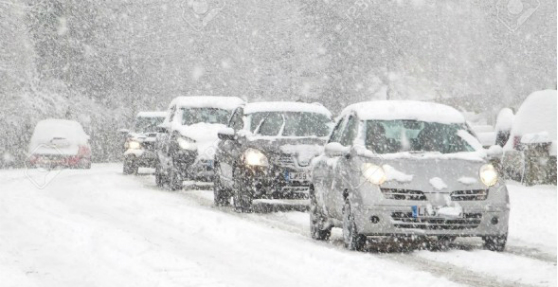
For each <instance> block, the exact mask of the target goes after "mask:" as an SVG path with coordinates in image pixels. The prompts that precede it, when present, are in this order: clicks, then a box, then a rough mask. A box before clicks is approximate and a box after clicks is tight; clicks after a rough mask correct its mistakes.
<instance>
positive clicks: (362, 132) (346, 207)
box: [310, 101, 509, 251]
mask: <svg viewBox="0 0 558 287" xmlns="http://www.w3.org/2000/svg"><path fill="white" fill-rule="evenodd" d="M500 151H501V148H500ZM488 154H489V153H488V152H487V151H486V150H484V149H483V148H482V146H481V145H480V143H479V142H478V140H477V139H476V138H475V137H474V135H472V134H471V133H470V131H468V127H467V125H466V123H465V118H464V117H463V115H462V114H461V113H460V112H459V111H457V110H455V109H453V108H451V107H449V106H445V105H441V104H435V103H427V102H417V101H373V102H364V103H358V104H354V105H351V106H349V107H347V108H345V109H344V110H343V112H342V113H341V116H340V118H339V121H338V122H337V124H336V127H335V128H334V130H333V132H332V134H331V136H330V138H329V140H328V143H327V144H326V146H325V151H324V153H323V154H322V155H320V156H319V157H317V158H316V159H315V160H314V161H313V167H314V168H313V172H312V186H311V189H310V220H311V233H312V237H313V238H314V239H317V240H326V239H327V238H328V237H329V235H330V232H331V228H332V227H341V228H343V238H344V241H345V246H346V247H347V248H349V249H351V250H360V249H363V248H364V247H365V243H366V239H367V237H370V236H374V237H438V239H441V240H442V241H446V242H448V241H451V240H452V239H453V238H455V237H481V238H482V239H483V240H484V243H485V246H486V248H487V249H490V250H496V251H502V250H503V249H504V247H505V244H506V239H507V233H508V219H509V201H508V191H507V189H506V185H505V184H504V182H503V181H502V180H501V179H500V178H499V176H498V170H497V166H494V165H492V164H491V163H490V159H491V158H490V157H488ZM494 156H495V157H499V156H501V153H499V154H498V153H495V154H494Z"/></svg>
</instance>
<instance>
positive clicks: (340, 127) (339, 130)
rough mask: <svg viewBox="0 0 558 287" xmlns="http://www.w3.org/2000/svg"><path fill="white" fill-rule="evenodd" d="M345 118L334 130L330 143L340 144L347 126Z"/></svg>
mask: <svg viewBox="0 0 558 287" xmlns="http://www.w3.org/2000/svg"><path fill="white" fill-rule="evenodd" d="M345 119H346V118H345V117H344V118H342V119H340V120H339V122H337V125H336V126H335V128H334V129H333V132H332V133H331V137H330V138H329V141H328V142H329V143H334V142H339V140H340V138H341V133H342V132H343V126H344V125H345Z"/></svg>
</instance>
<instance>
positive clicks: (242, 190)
mask: <svg viewBox="0 0 558 287" xmlns="http://www.w3.org/2000/svg"><path fill="white" fill-rule="evenodd" d="M233 204H234V211H236V212H242V213H249V212H252V193H251V191H250V190H249V189H248V185H247V184H246V182H245V181H244V180H242V179H239V178H235V179H234V192H233Z"/></svg>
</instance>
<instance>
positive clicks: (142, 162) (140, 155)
mask: <svg viewBox="0 0 558 287" xmlns="http://www.w3.org/2000/svg"><path fill="white" fill-rule="evenodd" d="M124 160H126V161H133V162H134V164H136V165H138V166H141V167H155V166H156V164H157V154H156V153H155V152H154V151H152V150H144V149H129V150H127V151H126V152H125V153H124Z"/></svg>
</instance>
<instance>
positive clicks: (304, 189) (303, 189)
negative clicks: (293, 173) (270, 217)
mask: <svg viewBox="0 0 558 287" xmlns="http://www.w3.org/2000/svg"><path fill="white" fill-rule="evenodd" d="M309 191H310V186H307V185H289V186H283V187H282V188H281V193H304V194H308V192H309Z"/></svg>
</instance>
